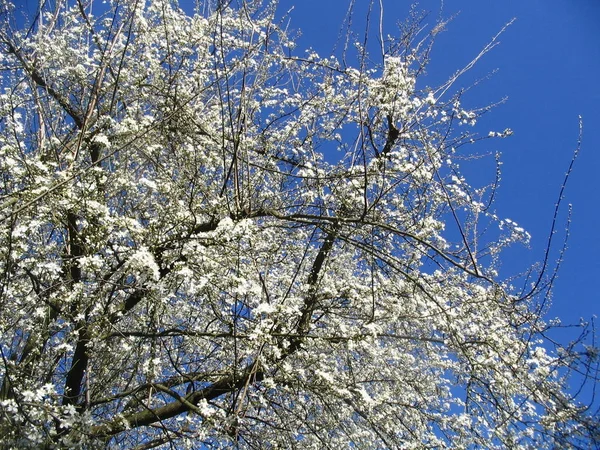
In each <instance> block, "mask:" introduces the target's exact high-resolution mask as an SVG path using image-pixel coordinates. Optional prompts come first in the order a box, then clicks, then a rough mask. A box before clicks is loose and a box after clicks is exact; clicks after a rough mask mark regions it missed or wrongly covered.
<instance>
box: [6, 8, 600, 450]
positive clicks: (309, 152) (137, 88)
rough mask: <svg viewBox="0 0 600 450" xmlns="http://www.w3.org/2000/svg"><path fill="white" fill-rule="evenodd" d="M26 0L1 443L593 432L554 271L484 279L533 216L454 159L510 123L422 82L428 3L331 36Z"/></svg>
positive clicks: (167, 11) (363, 440)
mask: <svg viewBox="0 0 600 450" xmlns="http://www.w3.org/2000/svg"><path fill="white" fill-rule="evenodd" d="M40 3H41V5H42V6H41V7H40V8H39V11H38V14H37V15H36V16H35V17H33V18H32V19H31V20H30V21H29V22H28V23H27V26H19V24H21V25H22V24H23V20H22V18H21V19H19V17H21V16H19V14H20V12H19V11H18V10H17V9H16V8H15V7H14V5H12V4H11V3H7V2H3V3H2V8H3V12H2V14H3V15H2V25H1V28H0V48H1V53H0V55H1V56H0V58H1V59H0V66H1V68H2V81H1V83H2V88H3V93H2V94H1V95H0V108H1V115H0V141H1V143H0V154H1V158H0V164H1V166H2V172H1V173H2V181H1V183H2V184H1V185H0V195H1V206H0V215H1V217H0V220H1V224H0V241H1V245H0V261H1V262H0V268H1V271H0V273H1V280H2V281H1V284H0V333H1V334H0V343H1V347H0V350H1V357H2V364H1V365H0V381H1V387H0V415H1V417H2V420H1V422H0V435H1V436H2V438H1V439H3V445H4V447H6V448H25V447H28V446H29V447H36V448H38V447H46V448H63V447H68V446H73V447H77V448H104V447H115V448H139V449H146V448H154V447H160V446H163V447H164V448H173V447H177V448H214V447H220V446H223V447H228V446H239V447H240V448H334V447H336V446H340V445H341V446H351V447H356V448H429V447H431V448H440V447H452V448H478V447H485V448H516V447H527V448H545V447H547V448H556V447H568V446H572V447H581V448H585V447H587V446H590V445H594V444H597V443H598V442H599V441H600V431H599V428H598V417H597V416H595V415H594V413H593V411H592V410H591V409H590V408H589V405H588V406H587V407H586V405H579V404H577V403H576V402H575V401H574V399H573V396H572V395H571V394H570V392H571V391H570V389H569V381H568V380H569V374H570V373H571V372H572V371H573V370H575V371H579V372H583V373H585V374H587V377H588V380H589V381H590V382H591V383H594V382H595V380H596V378H594V377H595V374H597V372H594V370H597V362H598V359H597V351H596V350H595V349H594V348H593V347H591V346H586V347H582V343H583V342H582V341H577V342H575V343H572V344H570V345H565V346H557V347H553V346H552V345H549V341H548V340H547V339H546V335H547V331H548V329H549V328H550V327H551V324H550V325H548V324H546V323H544V321H543V320H542V319H543V317H542V316H543V313H544V309H543V304H544V299H545V298H546V296H547V295H548V290H549V286H550V285H551V279H552V276H553V273H552V271H551V270H549V269H548V268H547V265H546V264H544V265H543V267H542V268H541V269H540V270H539V271H538V272H532V273H531V274H530V275H529V281H532V280H533V283H530V285H531V286H532V288H531V289H529V290H528V291H520V290H519V289H516V288H515V287H513V286H512V284H515V283H513V280H510V279H509V280H503V279H500V277H499V275H498V267H499V263H500V261H501V256H502V251H503V250H504V249H505V248H506V247H507V246H509V245H512V244H515V243H518V242H523V241H526V240H527V238H528V235H527V233H526V232H525V231H524V230H523V229H522V228H520V227H519V226H518V225H517V224H516V223H514V222H512V221H510V220H505V219H501V218H500V217H499V216H497V215H496V213H495V212H494V210H493V209H492V205H493V197H494V193H495V188H496V184H497V183H495V182H494V183H491V184H490V185H488V186H484V187H479V188H476V187H472V186H471V185H469V184H468V182H467V181H466V180H465V178H464V177H463V176H462V175H461V173H460V167H459V166H460V158H462V157H464V156H465V155H468V153H467V149H468V148H469V147H468V145H467V144H469V143H471V142H474V141H479V140H481V139H483V138H495V137H500V138H502V137H506V136H508V135H509V134H510V131H509V130H506V131H503V132H491V133H489V135H485V136H483V137H481V136H479V135H477V134H476V131H475V130H474V129H473V128H469V127H470V125H472V124H474V123H475V121H476V120H477V118H478V116H479V115H481V114H483V113H484V112H486V111H487V110H488V108H485V109H480V110H469V109H468V108H466V107H463V106H462V102H461V101H462V98H461V93H457V94H454V95H451V94H450V92H451V87H452V83H453V80H454V79H455V77H453V78H451V79H450V81H449V82H448V83H447V84H445V85H443V86H441V87H439V88H421V87H418V84H417V77H418V76H419V74H420V73H421V72H422V71H423V70H424V68H425V66H426V64H427V61H428V54H429V50H430V48H431V45H432V42H433V38H434V37H435V35H436V34H437V32H438V31H440V29H441V28H442V26H443V24H438V25H437V26H436V27H434V28H433V29H431V31H430V33H429V35H427V36H424V37H423V36H422V35H421V33H422V30H421V23H420V22H419V19H418V17H416V18H413V19H411V21H409V22H407V24H406V25H405V26H404V27H403V29H402V30H401V33H400V35H399V37H398V38H393V37H390V38H387V39H386V40H383V39H382V40H381V42H380V43H381V48H380V49H379V50H377V52H373V51H371V52H370V53H369V52H368V50H369V49H370V46H371V44H370V42H369V41H368V39H366V38H365V39H364V40H360V44H356V46H354V47H353V46H352V45H346V46H345V50H344V51H343V52H341V53H340V55H338V57H337V58H335V57H321V56H319V55H317V54H316V53H314V52H307V53H301V52H296V51H295V50H294V42H293V40H292V39H291V38H290V37H289V36H288V34H287V33H286V30H285V26H284V25H283V24H284V22H282V21H280V20H279V19H278V17H280V15H281V14H280V12H279V11H277V3H276V2H266V3H264V4H262V3H261V2H258V1H252V0H245V1H243V0H239V1H231V2H221V1H219V2H216V3H212V2H210V1H208V0H207V1H205V2H200V3H199V4H198V5H197V6H196V13H195V14H193V15H191V14H187V13H185V12H183V11H182V10H180V9H178V8H177V6H176V5H175V4H174V3H173V1H170V0H152V1H150V2H148V4H147V5H146V4H145V3H144V2H140V1H137V0H126V1H117V0H112V1H110V2H108V3H107V4H102V5H100V4H94V5H93V6H94V8H95V9H94V13H95V15H93V14H92V3H91V1H88V2H86V1H84V0H74V1H73V0H62V1H56V2H40ZM367 34H368V33H367ZM347 42H348V43H349V44H353V41H352V36H351V35H350V34H349V35H348V36H347ZM299 55H301V56H299ZM352 61H354V62H353V63H352ZM458 125H463V126H462V127H459V126H458Z"/></svg>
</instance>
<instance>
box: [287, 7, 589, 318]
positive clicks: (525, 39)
mask: <svg viewBox="0 0 600 450" xmlns="http://www.w3.org/2000/svg"><path fill="white" fill-rule="evenodd" d="M356 3H357V8H360V7H361V5H366V4H368V2H367V0H362V1H357V2H356ZM375 3H376V4H378V2H375ZM383 3H384V15H385V26H386V27H387V32H388V33H390V34H392V33H393V32H394V31H395V30H396V28H395V27H394V24H395V23H396V22H398V21H403V20H404V19H405V18H406V17H407V12H408V9H409V5H410V2H401V1H392V0H384V1H383ZM347 4H348V2H347V1H345V0H337V1H325V0H302V1H299V0H281V2H280V8H281V10H282V11H284V10H287V9H288V8H290V7H291V6H292V5H293V6H294V10H293V11H292V12H291V19H292V20H291V27H292V28H295V29H300V30H301V31H302V37H301V38H300V40H299V48H301V47H304V46H312V47H313V48H315V50H317V52H318V53H320V54H327V53H329V52H330V51H331V49H332V48H333V46H334V44H335V42H336V38H337V34H338V31H339V24H340V23H341V22H342V20H343V18H344V15H345V13H346V9H347ZM440 4H441V2H440V1H439V0H437V1H435V0H425V1H421V2H420V3H419V5H418V6H419V9H423V10H426V11H431V16H430V19H429V20H428V22H429V23H434V22H435V19H436V18H437V16H438V13H439V10H440ZM444 12H445V13H444V16H446V17H450V16H454V15H455V14H457V15H456V17H455V18H454V20H453V21H452V22H451V23H450V24H449V26H448V27H447V31H446V32H445V33H443V34H442V35H440V36H439V37H438V40H437V42H436V45H435V47H434V51H433V53H432V63H431V65H430V67H429V69H428V75H427V77H426V78H425V79H424V80H423V81H424V82H425V83H426V84H428V85H430V86H436V85H437V84H439V83H440V82H442V81H444V80H445V79H446V78H448V77H449V76H450V75H451V74H452V73H454V72H455V71H456V70H458V69H460V68H462V67H464V66H465V65H466V64H467V63H468V62H469V61H471V59H472V58H473V57H474V56H476V55H477V54H478V53H479V51H480V50H481V49H482V48H483V47H484V46H485V45H486V44H487V43H488V42H489V40H490V39H491V38H492V37H493V36H494V35H495V34H496V33H497V32H498V31H500V29H501V28H502V27H503V26H504V25H505V24H506V23H507V22H509V21H510V20H511V19H512V18H516V19H517V20H516V21H515V22H514V23H513V24H512V25H511V26H510V27H509V28H508V29H507V31H506V32H505V33H504V34H503V35H502V37H501V38H500V41H501V44H500V45H499V46H498V47H496V48H495V49H493V50H492V52H491V53H489V54H488V55H486V56H485V57H484V59H483V60H482V61H481V62H480V63H479V64H478V65H477V66H476V67H475V69H474V70H473V71H472V72H470V74H469V75H468V76H467V77H465V78H464V80H463V82H462V83H459V84H458V86H460V87H468V86H469V85H470V84H472V82H473V80H475V79H477V78H479V77H482V76H485V75H486V74H488V73H490V72H491V71H493V70H494V69H498V72H497V73H496V74H495V75H494V76H493V77H492V78H490V79H488V80H486V81H484V82H483V83H481V84H479V85H478V86H477V87H476V88H474V89H473V90H471V91H470V92H469V94H468V95H467V96H466V97H465V103H466V105H467V106H484V105H486V104H488V103H491V102H494V101H498V100H500V99H502V98H503V97H508V101H507V102H506V103H504V104H502V105H500V106H498V107H497V108H496V109H494V110H493V111H492V112H491V113H490V114H488V115H486V116H485V117H484V118H483V119H482V121H481V125H482V127H486V128H488V129H490V130H502V129H504V128H507V127H508V128H511V129H512V130H513V131H514V135H513V136H512V137H511V138H509V139H506V140H501V141H499V140H493V141H486V143H485V144H484V145H485V146H488V147H489V150H490V151H501V152H502V155H503V156H502V161H503V178H502V183H501V187H500V191H499V196H498V201H497V204H496V209H497V211H498V213H499V215H500V216H501V217H508V218H511V219H512V220H514V221H516V222H517V223H519V225H521V226H523V227H525V228H526V229H527V230H528V231H529V232H530V233H531V235H532V242H531V249H530V250H527V251H526V252H525V251H514V252H511V253H510V254H508V255H507V259H506V260H505V263H504V266H505V267H506V268H507V272H510V273H515V272H517V271H519V270H521V269H525V268H526V267H527V266H528V264H529V263H531V262H533V261H537V260H541V259H542V258H543V252H544V248H545V244H546V241H547V238H548V233H549V230H550V223H551V219H552V215H553V211H554V204H555V202H556V200H557V197H558V193H559V190H560V186H561V184H562V181H563V178H564V174H565V172H566V170H567V168H568V165H569V163H570V160H571V157H572V154H573V150H574V148H575V147H576V143H577V137H578V116H579V115H581V116H582V117H583V124H584V134H583V144H582V148H581V153H580V155H579V158H578V160H577V162H576V165H575V169H574V172H573V175H572V177H571V179H570V181H569V184H568V186H567V189H566V191H565V192H566V195H565V200H564V206H565V208H563V213H565V212H566V206H567V205H568V204H569V203H571V204H572V205H573V214H572V223H571V228H570V238H569V243H568V250H567V253H566V255H565V260H564V263H563V265H562V268H561V271H560V273H559V278H558V280H557V283H556V286H555V291H554V301H553V306H552V309H551V315H552V316H559V317H561V318H563V319H564V321H565V322H578V321H579V318H580V317H583V318H585V319H589V318H591V316H592V315H593V314H598V313H599V312H600V307H599V297H600V294H599V289H598V288H597V286H596V282H597V280H598V278H600V258H599V257H598V255H600V234H599V233H598V221H599V220H598V219H600V212H599V209H600V188H598V183H599V182H600V174H599V173H598V172H599V171H600V123H599V121H600V120H599V119H600V113H599V112H598V111H599V110H598V108H599V107H600V1H598V0H527V1H517V0H508V1H502V2H497V1H495V2H492V1H481V0H461V1H446V2H445V5H444ZM357 22H358V20H357ZM485 146H479V147H478V148H477V150H478V151H479V152H483V151H485V150H486V148H485ZM492 177H493V172H490V173H489V178H490V179H491V178H492ZM561 219H562V220H561V221H560V222H559V228H558V232H557V235H556V245H557V247H556V249H558V247H559V246H560V245H561V244H562V238H563V235H564V223H565V222H564V220H565V214H562V215H561ZM556 256H557V252H554V253H553V257H554V259H555V258H556ZM508 266H510V267H508Z"/></svg>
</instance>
